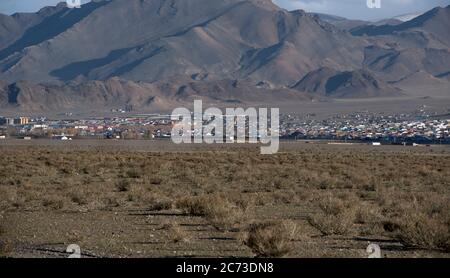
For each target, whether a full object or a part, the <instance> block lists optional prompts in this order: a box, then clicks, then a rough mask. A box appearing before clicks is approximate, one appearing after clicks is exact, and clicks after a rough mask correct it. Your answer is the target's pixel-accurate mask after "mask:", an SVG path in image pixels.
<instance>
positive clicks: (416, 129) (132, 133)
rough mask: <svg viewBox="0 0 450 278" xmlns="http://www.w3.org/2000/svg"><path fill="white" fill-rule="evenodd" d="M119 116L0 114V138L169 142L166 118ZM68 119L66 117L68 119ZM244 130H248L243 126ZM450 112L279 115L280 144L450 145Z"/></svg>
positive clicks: (169, 129)
mask: <svg viewBox="0 0 450 278" xmlns="http://www.w3.org/2000/svg"><path fill="white" fill-rule="evenodd" d="M130 113H131V112H128V113H125V112H124V113H121V114H120V116H117V117H105V118H89V119H58V120H52V119H49V118H46V117H36V118H31V117H27V116H20V117H15V118H9V117H1V116H0V139H3V140H6V139H23V140H33V139H43V138H50V139H55V140H77V139H114V140H119V139H123V140H127V139H128V140H131V139H134V140H152V139H170V137H171V130H172V127H173V126H174V125H175V124H176V122H175V121H173V120H172V119H171V117H170V115H160V114H145V115H130ZM68 116H72V115H68ZM247 128H248V126H247ZM449 133H450V113H446V114H445V113H444V114H437V113H434V114H430V113H427V112H426V111H425V110H424V109H418V110H416V111H414V112H411V113H409V114H399V115H385V114H382V113H371V112H369V111H364V112H358V113H350V114H341V115H334V116H331V117H329V118H327V119H318V118H317V117H316V115H314V114H306V115H300V114H282V115H281V116H280V137H281V139H285V140H330V141H338V142H348V143H351V142H367V143H371V144H403V145H406V144H408V145H413V144H414V145H417V144H450V134H449Z"/></svg>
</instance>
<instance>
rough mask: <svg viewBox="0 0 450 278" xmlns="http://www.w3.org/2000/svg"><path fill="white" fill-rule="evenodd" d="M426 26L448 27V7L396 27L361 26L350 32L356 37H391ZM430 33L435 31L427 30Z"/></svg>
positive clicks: (449, 10) (449, 24) (449, 25)
mask: <svg viewBox="0 0 450 278" xmlns="http://www.w3.org/2000/svg"><path fill="white" fill-rule="evenodd" d="M427 24H431V25H441V26H443V27H445V28H447V30H448V28H449V27H450V6H447V7H445V8H442V7H436V8H434V9H432V10H430V11H428V12H426V13H424V14H422V15H420V16H418V17H415V18H413V19H411V20H410V21H407V22H404V23H402V24H397V25H390V24H385V25H379V26H377V25H363V26H359V27H356V28H354V29H351V30H350V32H351V33H352V34H353V35H356V36H362V35H368V36H380V35H391V34H393V33H395V32H401V31H406V30H409V29H413V28H420V27H426V25H427ZM429 29H430V30H429V31H431V32H433V31H435V30H434V29H436V28H435V27H433V26H430V28H429Z"/></svg>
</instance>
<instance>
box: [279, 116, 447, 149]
mask: <svg viewBox="0 0 450 278" xmlns="http://www.w3.org/2000/svg"><path fill="white" fill-rule="evenodd" d="M281 130H282V131H281V133H282V136H283V137H284V138H295V139H330V140H356V141H378V142H385V143H390V144H396V143H398V144H402V143H405V142H407V143H429V144H432V143H442V144H449V143H450V117H448V118H439V119H438V118H433V117H414V116H413V117H412V115H405V114H401V115H398V116H392V115H391V116H385V115H374V114H370V113H357V114H350V115H337V116H335V117H331V118H329V119H324V120H315V119H308V118H306V119H305V118H302V119H300V118H298V117H295V116H292V115H290V116H289V117H284V121H282V127H281Z"/></svg>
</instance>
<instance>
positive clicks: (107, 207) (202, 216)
mask: <svg viewBox="0 0 450 278" xmlns="http://www.w3.org/2000/svg"><path fill="white" fill-rule="evenodd" d="M258 151H259V148H258V146H254V145H241V146H237V145H232V146H230V145H228V146H225V145H223V146H221V145H219V146H217V145H216V146H204V145H200V146H198V145H197V146H175V145H172V144H171V143H169V142H162V141H72V142H55V141H47V140H44V141H33V142H23V141H22V142H20V141H9V140H8V141H2V142H0V153H1V155H0V256H3V257H67V256H68V254H66V253H65V249H66V247H67V246H68V245H69V244H78V245H80V247H81V250H82V255H83V256H85V257H255V256H257V257H367V256H368V254H367V253H366V247H367V246H368V245H369V243H376V244H379V245H380V246H381V249H382V255H383V256H384V257H450V253H449V252H450V148H449V147H448V146H436V147H429V148H425V147H416V148H413V147H400V146H392V147H387V146H383V147H372V146H363V145H355V146H338V145H313V144H305V143H301V142H295V143H294V142H291V143H283V144H282V146H281V152H280V153H279V154H277V155H268V156H263V155H260V154H259V152H258Z"/></svg>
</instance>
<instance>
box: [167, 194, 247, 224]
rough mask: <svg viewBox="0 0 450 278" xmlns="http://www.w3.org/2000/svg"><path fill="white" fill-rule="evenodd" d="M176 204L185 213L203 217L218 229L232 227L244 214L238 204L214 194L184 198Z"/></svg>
mask: <svg viewBox="0 0 450 278" xmlns="http://www.w3.org/2000/svg"><path fill="white" fill-rule="evenodd" d="M176 206H177V208H178V209H181V210H183V211H184V212H185V213H187V214H190V215H193V216H203V217H205V218H206V219H208V221H210V222H211V224H212V225H213V226H214V227H216V228H218V229H224V228H232V227H233V226H234V225H235V224H237V223H239V222H240V220H242V218H243V216H244V213H243V211H242V209H241V208H240V207H239V206H237V205H235V204H232V203H230V202H229V201H228V200H226V199H225V198H222V197H219V196H216V195H203V196H197V197H188V198H184V199H182V200H180V201H178V202H177V204H176Z"/></svg>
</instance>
